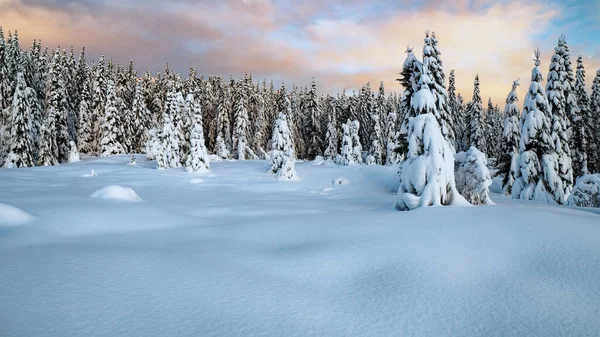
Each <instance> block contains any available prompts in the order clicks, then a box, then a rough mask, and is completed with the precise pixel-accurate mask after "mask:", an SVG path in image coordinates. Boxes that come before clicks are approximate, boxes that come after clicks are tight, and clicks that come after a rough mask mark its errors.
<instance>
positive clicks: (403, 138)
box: [398, 47, 421, 158]
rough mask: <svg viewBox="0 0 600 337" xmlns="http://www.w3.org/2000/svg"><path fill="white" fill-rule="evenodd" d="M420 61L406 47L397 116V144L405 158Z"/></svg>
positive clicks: (400, 79) (413, 113) (410, 49)
mask: <svg viewBox="0 0 600 337" xmlns="http://www.w3.org/2000/svg"><path fill="white" fill-rule="evenodd" d="M420 69H421V62H419V60H417V58H416V57H415V54H414V53H413V49H412V48H408V47H407V48H406V59H405V60H404V64H403V65H402V72H401V73H400V78H399V79H398V82H399V83H400V84H401V85H402V87H403V88H404V91H403V93H402V96H401V99H400V114H399V116H398V118H399V119H400V120H401V123H400V129H399V138H398V145H399V151H400V154H401V157H402V158H406V155H407V153H408V127H409V120H410V117H415V116H416V113H415V111H414V110H413V109H412V106H411V101H412V97H413V95H414V94H415V92H417V90H418V87H417V80H418V78H419V77H420Z"/></svg>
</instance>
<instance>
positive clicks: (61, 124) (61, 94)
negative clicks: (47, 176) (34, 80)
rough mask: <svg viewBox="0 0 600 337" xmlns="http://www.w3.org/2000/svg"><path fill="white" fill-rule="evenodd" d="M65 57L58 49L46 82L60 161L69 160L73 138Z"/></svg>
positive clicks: (57, 156)
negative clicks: (70, 125) (69, 121)
mask: <svg viewBox="0 0 600 337" xmlns="http://www.w3.org/2000/svg"><path fill="white" fill-rule="evenodd" d="M63 57H64V54H63V53H62V52H61V50H60V49H56V51H55V52H54V56H53V57H52V63H51V64H50V71H49V74H48V83H47V84H46V88H47V92H46V99H47V102H46V107H47V110H48V111H49V110H50V109H51V110H52V112H47V114H52V115H53V116H54V126H53V127H54V128H55V130H56V145H57V149H56V150H57V153H56V159H57V160H58V162H60V163H64V162H67V161H68V159H69V152H70V146H69V141H70V139H71V136H70V135H69V126H68V114H69V112H68V110H69V108H68V101H67V90H66V83H65V81H64V74H63ZM53 150H54V149H53Z"/></svg>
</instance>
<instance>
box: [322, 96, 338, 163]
mask: <svg viewBox="0 0 600 337" xmlns="http://www.w3.org/2000/svg"><path fill="white" fill-rule="evenodd" d="M325 114H326V115H327V131H326V132H325V143H326V144H327V147H326V148H325V152H323V155H324V157H325V159H331V160H334V159H335V157H336V156H337V154H338V143H339V142H338V131H337V120H336V118H337V116H336V111H335V105H334V100H333V97H331V96H329V95H327V98H326V99H325Z"/></svg>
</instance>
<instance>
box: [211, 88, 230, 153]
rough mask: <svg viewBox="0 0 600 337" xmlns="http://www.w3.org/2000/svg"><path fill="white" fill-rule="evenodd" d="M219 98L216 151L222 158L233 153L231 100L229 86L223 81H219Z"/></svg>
mask: <svg viewBox="0 0 600 337" xmlns="http://www.w3.org/2000/svg"><path fill="white" fill-rule="evenodd" d="M219 84H220V85H219V88H218V90H219V91H218V94H219V97H218V99H217V138H216V141H215V149H214V152H215V154H216V155H217V156H219V157H221V158H228V157H229V156H230V155H231V148H232V147H231V122H230V120H229V106H230V105H229V102H228V101H227V99H228V94H227V90H228V89H227V88H226V87H225V85H224V83H223V82H220V83H219Z"/></svg>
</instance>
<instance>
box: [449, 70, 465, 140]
mask: <svg viewBox="0 0 600 337" xmlns="http://www.w3.org/2000/svg"><path fill="white" fill-rule="evenodd" d="M461 110H462V106H461V104H459V102H458V98H457V97H456V75H455V74H454V69H452V70H450V76H449V77H448V113H449V114H450V116H451V117H452V125H453V126H454V148H455V149H456V151H463V150H466V144H463V139H464V137H463V134H464V132H463V129H464V123H463V120H462V119H461V118H462V117H463V116H462V114H463V113H462V111H461Z"/></svg>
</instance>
